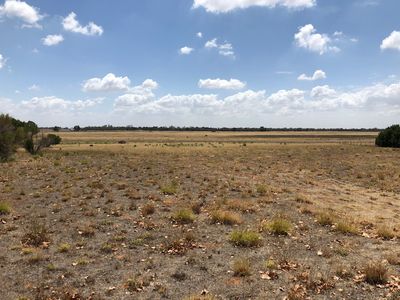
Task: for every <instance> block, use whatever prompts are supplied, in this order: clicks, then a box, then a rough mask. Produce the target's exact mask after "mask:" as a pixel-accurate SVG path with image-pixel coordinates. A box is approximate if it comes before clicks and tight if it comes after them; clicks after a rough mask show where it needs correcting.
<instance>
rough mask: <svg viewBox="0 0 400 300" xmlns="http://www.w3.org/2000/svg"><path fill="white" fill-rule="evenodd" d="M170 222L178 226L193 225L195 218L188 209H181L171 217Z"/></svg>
mask: <svg viewBox="0 0 400 300" xmlns="http://www.w3.org/2000/svg"><path fill="white" fill-rule="evenodd" d="M172 220H174V221H175V222H177V223H179V224H189V223H193V221H194V220H195V216H194V214H193V212H192V211H191V210H190V209H181V210H178V211H177V212H175V213H174V214H173V215H172Z"/></svg>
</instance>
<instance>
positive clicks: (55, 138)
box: [47, 133, 62, 146]
mask: <svg viewBox="0 0 400 300" xmlns="http://www.w3.org/2000/svg"><path fill="white" fill-rule="evenodd" d="M47 139H48V142H49V144H50V146H51V145H59V144H61V141H62V139H61V137H60V136H59V135H56V134H52V133H50V134H48V135H47Z"/></svg>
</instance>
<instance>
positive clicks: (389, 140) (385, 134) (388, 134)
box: [375, 125, 400, 148]
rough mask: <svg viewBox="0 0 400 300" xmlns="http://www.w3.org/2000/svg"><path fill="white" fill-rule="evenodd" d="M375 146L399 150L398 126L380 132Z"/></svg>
mask: <svg viewBox="0 0 400 300" xmlns="http://www.w3.org/2000/svg"><path fill="white" fill-rule="evenodd" d="M375 144H376V145H377V146H379V147H393V148H400V125H393V126H390V127H388V128H386V129H385V130H383V131H381V132H380V133H379V135H378V137H377V138H376V140H375Z"/></svg>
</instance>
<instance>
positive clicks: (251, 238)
mask: <svg viewBox="0 0 400 300" xmlns="http://www.w3.org/2000/svg"><path fill="white" fill-rule="evenodd" d="M230 241H231V242H232V243H233V244H234V245H235V246H241V247H256V246H259V245H260V244H261V237H260V235H259V234H258V233H257V232H254V231H238V230H235V231H233V232H232V233H231V235H230Z"/></svg>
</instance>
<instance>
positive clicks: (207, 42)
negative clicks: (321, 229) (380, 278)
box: [0, 0, 400, 128]
mask: <svg viewBox="0 0 400 300" xmlns="http://www.w3.org/2000/svg"><path fill="white" fill-rule="evenodd" d="M399 11H400V1H398V0H168V1H166V0H146V1H143V0H142V1H139V0H114V1H109V0H80V1H54V0H26V1H22V0H0V113H8V114H11V115H12V116H14V117H16V118H19V119H22V120H32V121H35V122H36V123H38V124H39V125H40V126H49V127H50V126H62V127H73V126H75V125H80V126H88V125H99V126H101V125H107V124H111V125H118V126H120V125H123V126H126V125H132V126H171V125H172V126H212V127H260V126H264V127H307V128H309V127H313V128H373V127H378V128H383V127H387V126H389V125H392V124H398V123H400V19H399V17H398V12H399Z"/></svg>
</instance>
